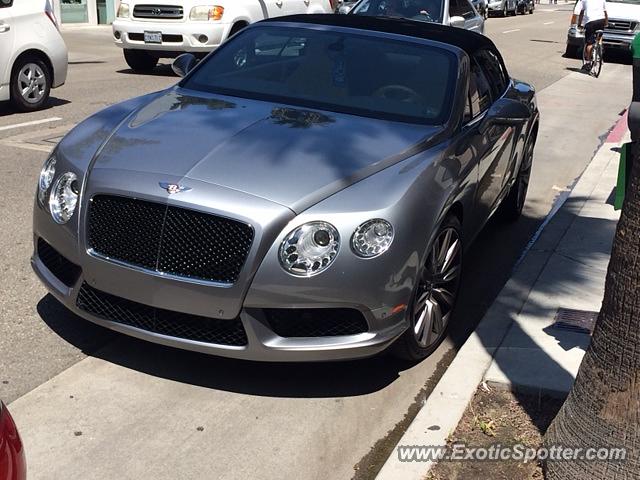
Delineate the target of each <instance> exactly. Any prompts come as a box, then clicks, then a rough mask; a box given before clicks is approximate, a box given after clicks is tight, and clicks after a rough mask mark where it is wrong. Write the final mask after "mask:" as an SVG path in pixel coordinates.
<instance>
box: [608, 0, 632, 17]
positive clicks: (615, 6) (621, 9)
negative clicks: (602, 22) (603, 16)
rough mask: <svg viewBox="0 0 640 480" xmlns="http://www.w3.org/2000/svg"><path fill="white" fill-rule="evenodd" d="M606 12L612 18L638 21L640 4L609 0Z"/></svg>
mask: <svg viewBox="0 0 640 480" xmlns="http://www.w3.org/2000/svg"><path fill="white" fill-rule="evenodd" d="M607 14H608V15H609V18H612V19H615V18H617V19H619V20H635V21H640V5H635V4H630V3H621V2H611V1H609V2H607Z"/></svg>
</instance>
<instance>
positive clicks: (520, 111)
mask: <svg viewBox="0 0 640 480" xmlns="http://www.w3.org/2000/svg"><path fill="white" fill-rule="evenodd" d="M530 117H531V112H530V111H529V108H528V107H527V106H526V105H525V104H524V103H522V102H520V101H518V100H514V99H512V98H501V99H500V100H497V101H496V102H494V104H493V105H491V108H489V111H488V112H487V114H486V115H485V117H484V119H483V120H482V123H481V125H480V130H481V131H483V132H484V131H486V130H487V129H488V128H489V127H490V126H492V125H520V124H522V123H524V122H526V121H527V120H529V118H530Z"/></svg>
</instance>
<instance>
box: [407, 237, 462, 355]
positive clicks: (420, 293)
mask: <svg viewBox="0 0 640 480" xmlns="http://www.w3.org/2000/svg"><path fill="white" fill-rule="evenodd" d="M461 247H462V242H461V240H460V236H459V234H458V231H457V230H456V229H455V228H453V227H447V228H444V229H443V230H442V231H441V232H440V233H439V234H438V236H437V237H436V239H435V241H434V242H433V246H432V247H431V250H430V251H429V254H428V256H427V260H426V264H425V266H424V268H423V271H422V275H421V276H420V280H419V283H418V287H417V290H416V296H415V300H414V305H413V322H412V329H413V334H414V336H415V339H416V341H417V343H418V345H420V347H422V348H427V347H429V346H431V345H433V344H435V343H436V342H438V341H439V340H440V339H441V337H442V335H443V334H444V332H445V330H446V327H447V325H448V323H449V320H450V317H451V314H452V311H453V307H454V305H455V301H456V297H457V294H458V285H459V282H460V274H461V266H462V248H461Z"/></svg>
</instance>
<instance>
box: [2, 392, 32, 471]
mask: <svg viewBox="0 0 640 480" xmlns="http://www.w3.org/2000/svg"><path fill="white" fill-rule="evenodd" d="M26 477H27V464H26V461H25V457H24V447H23V446H22V441H21V440H20V435H19V434H18V429H17V428H16V424H15V423H14V421H13V418H11V415H9V410H8V409H7V407H6V405H5V404H4V403H2V402H1V401H0V480H25V479H26Z"/></svg>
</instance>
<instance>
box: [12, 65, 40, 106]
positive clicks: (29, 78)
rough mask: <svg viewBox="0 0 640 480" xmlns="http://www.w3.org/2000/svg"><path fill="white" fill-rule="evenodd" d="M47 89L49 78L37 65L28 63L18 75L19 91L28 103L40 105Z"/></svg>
mask: <svg viewBox="0 0 640 480" xmlns="http://www.w3.org/2000/svg"><path fill="white" fill-rule="evenodd" d="M46 89H47V77H46V75H45V73H44V71H43V70H42V68H40V66H39V65H36V64H35V63H27V64H26V65H24V66H23V67H22V69H21V70H20V72H19V73H18V90H19V91H20V95H21V96H22V98H23V99H24V100H25V101H26V102H28V103H38V102H39V101H40V100H42V97H44V95H45V93H46Z"/></svg>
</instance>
